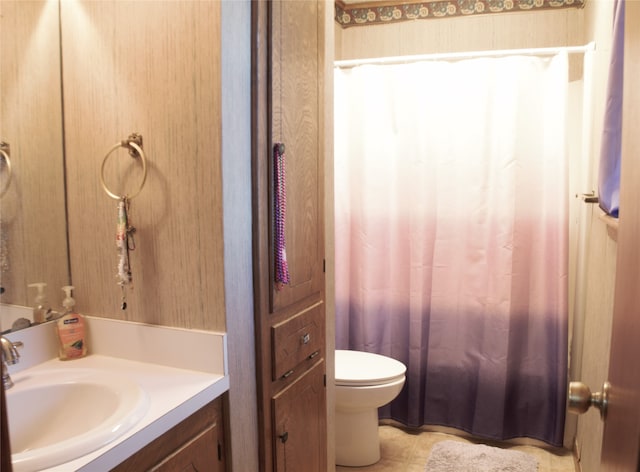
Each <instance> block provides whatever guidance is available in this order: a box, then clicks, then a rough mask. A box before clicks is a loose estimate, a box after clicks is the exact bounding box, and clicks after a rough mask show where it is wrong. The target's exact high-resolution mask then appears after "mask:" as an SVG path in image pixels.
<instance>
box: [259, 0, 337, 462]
mask: <svg viewBox="0 0 640 472" xmlns="http://www.w3.org/2000/svg"><path fill="white" fill-rule="evenodd" d="M252 8H253V10H252V13H253V15H252V23H253V24H252V31H253V32H252V41H253V76H254V83H253V96H252V98H253V110H254V115H253V150H252V154H253V156H252V162H253V195H254V199H253V228H254V233H253V248H254V258H253V262H254V267H253V270H254V310H255V326H256V365H257V369H256V370H257V374H256V375H257V388H258V415H259V418H258V423H259V439H260V467H261V470H262V471H265V472H272V471H274V472H302V471H304V472H326V470H327V426H326V424H327V410H326V408H327V407H326V360H325V359H326V318H325V270H324V262H325V255H324V205H323V202H324V200H323V199H324V191H323V190H324V172H323V168H324V157H323V156H324V136H323V132H322V129H323V126H324V119H323V115H324V112H325V111H324V98H325V97H324V93H323V87H324V83H323V77H324V26H323V25H324V14H325V13H324V8H325V2H324V1H316V0H305V1H295V2H293V1H287V0H274V1H268V2H267V1H256V2H252ZM277 143H283V144H284V145H285V153H284V154H285V161H286V163H285V167H286V173H285V175H286V179H285V180H286V185H285V190H286V219H285V224H284V228H285V241H286V255H287V262H288V266H289V273H290V283H289V284H285V285H281V286H279V285H277V284H276V283H275V244H274V227H275V209H274V202H275V200H276V195H275V194H274V185H275V182H274V177H273V176H274V152H273V151H274V146H275V145H276V144H277Z"/></svg>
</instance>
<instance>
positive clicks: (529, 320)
mask: <svg viewBox="0 0 640 472" xmlns="http://www.w3.org/2000/svg"><path fill="white" fill-rule="evenodd" d="M567 82H568V77H567V56H566V53H561V54H558V55H556V56H553V57H550V58H549V57H547V58H541V57H527V56H511V57H504V58H480V59H469V60H464V61H458V62H442V61H430V62H419V63H411V64H401V65H382V66H380V65H377V66H371V65H369V66H359V67H354V68H350V69H336V71H335V202H336V203H335V215H336V216H335V217H336V220H335V233H336V234H335V236H336V252H335V265H336V333H337V334H336V335H337V338H336V346H337V348H338V349H355V350H362V351H369V352H376V353H379V354H383V355H387V356H390V357H393V358H396V359H398V360H400V361H402V362H403V363H404V364H405V365H406V366H407V381H406V384H405V387H404V389H403V391H402V392H401V394H400V395H399V396H398V398H397V399H396V400H394V401H393V402H392V403H391V404H390V405H389V406H386V407H383V408H382V409H381V410H380V415H381V417H383V418H392V419H395V420H397V421H400V422H402V423H404V424H406V425H409V426H412V427H413V426H415V427H417V426H422V425H441V426H448V427H454V428H458V429H461V430H464V431H467V432H469V433H472V434H475V435H477V436H479V437H485V438H493V439H507V438H514V437H529V438H535V439H539V440H542V441H545V442H547V443H549V444H552V445H556V446H560V445H562V439H563V431H564V415H565V398H566V378H567V318H568V315H567V311H568V308H567V285H568V283H567V266H568V261H567V252H568V248H567V245H568V223H567V219H568V218H567V212H568V197H567V180H568V179H567V167H568V166H567V162H566V158H565V155H566V149H565V148H566V144H565V125H566V123H565V122H566V119H567V116H566V115H567V113H566V102H567V100H566V94H567Z"/></svg>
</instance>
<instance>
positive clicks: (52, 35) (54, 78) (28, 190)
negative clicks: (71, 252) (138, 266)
mask: <svg viewBox="0 0 640 472" xmlns="http://www.w3.org/2000/svg"><path fill="white" fill-rule="evenodd" d="M59 10H60V9H59V4H58V0H37V1H24V0H2V2H0V141H4V142H6V143H7V144H8V148H5V149H8V151H7V153H8V154H9V158H10V162H11V180H10V182H8V186H7V190H6V192H5V193H4V195H3V196H2V198H1V199H0V286H1V287H2V294H1V295H0V302H1V303H2V305H1V306H0V331H6V330H7V329H10V328H11V326H12V324H13V322H14V320H15V318H14V317H15V315H14V313H15V312H16V310H15V309H14V307H13V305H18V306H25V307H31V306H33V304H34V300H35V296H36V294H37V290H36V289H35V288H29V287H28V286H29V284H33V283H38V282H44V283H46V284H47V287H46V290H45V295H46V297H47V300H48V304H49V306H51V307H52V308H53V309H54V310H59V305H60V301H61V300H62V295H63V293H62V291H61V287H62V286H63V285H68V284H70V282H71V280H70V271H69V258H68V243H67V223H66V204H65V176H64V141H63V113H62V87H61V85H62V84H61V62H60V57H61V50H60V16H59ZM8 174H9V172H8V167H7V166H6V164H5V163H4V162H2V163H0V189H1V188H2V187H3V186H4V185H5V183H7V180H8ZM18 311H20V310H18ZM22 312H24V310H22ZM27 314H28V316H27V318H29V319H30V321H32V318H31V312H30V311H27Z"/></svg>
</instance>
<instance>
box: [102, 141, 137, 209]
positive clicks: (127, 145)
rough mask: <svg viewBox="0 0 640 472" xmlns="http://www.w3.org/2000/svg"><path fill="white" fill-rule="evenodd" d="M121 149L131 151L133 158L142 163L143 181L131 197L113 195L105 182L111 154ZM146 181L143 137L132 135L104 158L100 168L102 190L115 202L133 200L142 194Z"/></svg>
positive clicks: (116, 145) (115, 146)
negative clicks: (105, 173)
mask: <svg viewBox="0 0 640 472" xmlns="http://www.w3.org/2000/svg"><path fill="white" fill-rule="evenodd" d="M121 147H123V148H127V149H129V154H131V156H132V157H140V161H141V162H142V181H140V187H138V190H136V191H135V192H134V193H132V194H131V195H118V194H116V193H113V192H112V191H111V190H109V188H108V187H107V184H106V183H105V181H104V167H105V165H106V163H107V160H108V159H109V156H110V155H111V153H113V151H115V150H116V149H118V148H121ZM145 180H147V158H146V156H145V154H144V151H143V150H142V136H140V135H139V134H132V135H131V136H129V138H128V139H126V140H124V141H120V142H119V143H117V144H115V145H114V146H113V147H112V148H111V149H109V152H107V155H106V156H104V160H103V161H102V167H101V168H100V183H101V184H102V188H103V189H104V191H105V192H106V193H107V195H109V196H110V197H111V198H113V199H114V200H122V198H123V197H127V199H129V200H132V199H133V198H134V197H136V196H137V195H138V194H139V193H140V191H141V190H142V187H144V182H145Z"/></svg>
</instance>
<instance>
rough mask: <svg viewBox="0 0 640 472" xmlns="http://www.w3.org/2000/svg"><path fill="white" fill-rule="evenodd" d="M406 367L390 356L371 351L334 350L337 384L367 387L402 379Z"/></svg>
mask: <svg viewBox="0 0 640 472" xmlns="http://www.w3.org/2000/svg"><path fill="white" fill-rule="evenodd" d="M406 370H407V368H406V367H405V365H404V364H403V363H402V362H400V361H397V360H395V359H392V358H390V357H386V356H382V355H380V354H375V353H372V352H362V351H348V350H339V349H338V350H336V380H335V384H336V385H337V386H346V387H367V386H375V385H384V384H388V383H393V382H396V381H398V380H400V379H404V376H405V372H406Z"/></svg>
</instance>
